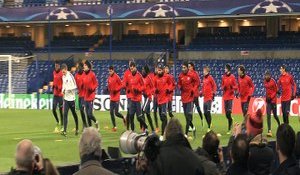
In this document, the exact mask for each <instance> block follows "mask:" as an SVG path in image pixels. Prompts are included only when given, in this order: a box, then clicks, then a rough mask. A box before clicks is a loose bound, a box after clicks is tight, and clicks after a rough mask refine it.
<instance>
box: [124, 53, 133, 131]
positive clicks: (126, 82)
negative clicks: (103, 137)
mask: <svg viewBox="0 0 300 175" xmlns="http://www.w3.org/2000/svg"><path fill="white" fill-rule="evenodd" d="M131 62H134V61H133V59H131V60H129V62H128V67H129V68H128V69H126V71H125V72H124V75H123V81H122V84H123V87H124V88H125V91H126V97H127V114H126V127H127V130H129V109H130V108H131V96H132V94H131V92H130V89H129V86H128V85H129V79H130V77H131V76H132V73H131V71H130V63H131Z"/></svg>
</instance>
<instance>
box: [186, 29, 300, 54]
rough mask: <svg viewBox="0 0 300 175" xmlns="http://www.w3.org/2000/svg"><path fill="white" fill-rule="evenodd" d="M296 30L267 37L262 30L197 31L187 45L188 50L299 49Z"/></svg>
mask: <svg viewBox="0 0 300 175" xmlns="http://www.w3.org/2000/svg"><path fill="white" fill-rule="evenodd" d="M299 36H300V35H299V33H298V32H280V33H279V34H278V37H276V38H268V37H267V36H266V33H264V32H253V33H215V34H203V33H198V34H197V36H196V37H195V39H193V41H192V42H191V43H190V45H189V46H188V49H189V50H206V51H209V50H276V49H299V48H300V38H299Z"/></svg>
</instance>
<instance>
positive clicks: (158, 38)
mask: <svg viewBox="0 0 300 175" xmlns="http://www.w3.org/2000/svg"><path fill="white" fill-rule="evenodd" d="M171 48H172V40H171V39H170V37H169V35H168V34H147V35H142V34H129V35H123V36H122V40H113V42H112V49H113V50H114V51H128V50H143V51H144V50H168V49H171ZM99 49H100V50H108V49H109V37H107V38H106V40H105V41H104V43H103V45H101V46H100V47H99Z"/></svg>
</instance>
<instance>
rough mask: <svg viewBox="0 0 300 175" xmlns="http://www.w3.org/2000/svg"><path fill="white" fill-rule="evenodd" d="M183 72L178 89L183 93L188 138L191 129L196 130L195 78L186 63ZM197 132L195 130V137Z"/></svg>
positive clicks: (182, 99)
mask: <svg viewBox="0 0 300 175" xmlns="http://www.w3.org/2000/svg"><path fill="white" fill-rule="evenodd" d="M181 68H182V72H181V73H180V74H179V77H178V84H177V85H178V88H179V89H180V91H181V101H182V104H183V111H184V116H185V120H186V125H185V136H186V137H187V136H188V132H189V127H192V128H194V125H193V122H192V120H193V101H194V87H193V84H194V81H196V80H195V79H194V77H193V76H192V74H191V73H189V70H188V63H187V62H184V63H183V64H182V66H181ZM195 132H196V130H194V136H195V134H196V133H195Z"/></svg>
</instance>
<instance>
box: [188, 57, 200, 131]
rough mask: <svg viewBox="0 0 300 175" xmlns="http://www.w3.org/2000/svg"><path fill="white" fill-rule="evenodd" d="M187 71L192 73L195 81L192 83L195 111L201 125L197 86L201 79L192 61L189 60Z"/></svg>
mask: <svg viewBox="0 0 300 175" xmlns="http://www.w3.org/2000/svg"><path fill="white" fill-rule="evenodd" d="M189 71H190V72H191V73H192V74H193V76H194V77H195V79H196V80H197V81H195V84H194V87H195V88H194V105H195V106H196V109H197V112H198V114H199V116H200V120H201V125H202V126H203V114H202V111H201V109H200V104H199V96H200V93H199V88H200V84H201V80H200V76H199V74H198V72H197V71H196V70H195V65H194V63H193V62H189Z"/></svg>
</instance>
